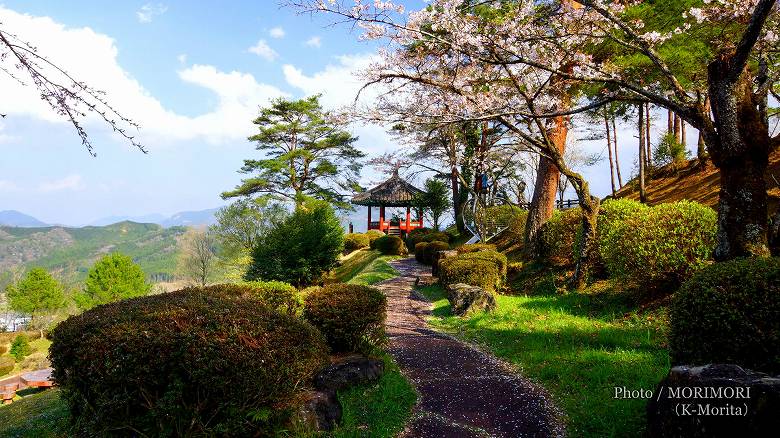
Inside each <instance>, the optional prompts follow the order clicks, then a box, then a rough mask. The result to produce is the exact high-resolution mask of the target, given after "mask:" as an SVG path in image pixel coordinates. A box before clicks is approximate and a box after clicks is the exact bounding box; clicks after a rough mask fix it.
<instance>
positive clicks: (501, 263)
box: [458, 250, 509, 281]
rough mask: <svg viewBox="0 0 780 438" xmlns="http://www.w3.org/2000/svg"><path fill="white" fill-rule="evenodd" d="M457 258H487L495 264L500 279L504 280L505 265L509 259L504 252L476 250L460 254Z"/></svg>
mask: <svg viewBox="0 0 780 438" xmlns="http://www.w3.org/2000/svg"><path fill="white" fill-rule="evenodd" d="M458 258H461V259H464V260H487V261H491V262H493V263H495V264H496V266H497V267H498V272H499V273H500V274H501V281H506V273H507V266H508V265H509V261H508V260H507V258H506V256H505V255H504V254H501V253H500V252H496V251H489V250H486V251H477V252H470V253H466V254H461V255H459V256H458Z"/></svg>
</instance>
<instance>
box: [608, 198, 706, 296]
mask: <svg viewBox="0 0 780 438" xmlns="http://www.w3.org/2000/svg"><path fill="white" fill-rule="evenodd" d="M716 221H717V214H716V213H715V211H714V210H713V209H711V208H709V207H706V206H704V205H701V204H698V203H695V202H690V201H680V202H675V203H671V204H660V205H657V206H655V207H652V208H648V209H638V210H637V211H635V212H634V213H631V214H629V215H628V216H627V217H625V219H623V220H621V221H616V222H615V223H614V227H613V231H612V233H613V234H612V235H611V236H610V237H609V239H608V241H607V242H606V243H605V245H603V247H602V252H601V257H602V258H603V260H604V263H605V265H606V267H607V270H608V272H609V274H610V276H613V277H617V278H626V279H631V280H632V281H635V282H636V283H637V284H643V285H649V286H651V287H652V288H658V287H659V286H668V287H669V288H670V289H671V290H673V289H676V286H678V285H679V284H680V283H682V282H683V281H684V280H686V279H687V278H689V277H690V276H691V275H692V274H693V273H694V272H695V271H696V270H698V269H700V268H702V267H703V266H705V265H706V264H707V262H708V261H709V260H710V259H711V256H712V248H714V246H715V232H716V229H717V225H716Z"/></svg>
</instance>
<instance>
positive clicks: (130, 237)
mask: <svg viewBox="0 0 780 438" xmlns="http://www.w3.org/2000/svg"><path fill="white" fill-rule="evenodd" d="M184 231H185V228H184V227H171V228H163V227H161V226H160V225H156V224H139V223H135V222H119V223H116V224H112V225H107V226H102V227H92V226H90V227H83V228H66V227H41V228H17V227H5V226H4V227H0V272H2V273H3V274H0V276H2V277H8V276H10V275H12V274H11V272H12V271H15V270H18V269H19V268H29V267H32V266H40V267H43V268H45V269H46V270H48V271H50V272H52V273H56V274H57V275H58V276H60V277H61V278H62V279H63V280H64V281H66V282H70V281H78V280H81V279H83V278H84V277H85V276H86V273H87V270H88V269H89V267H90V266H92V264H93V263H94V262H95V260H97V259H98V258H99V257H100V256H102V255H104V254H108V253H111V252H121V253H122V254H125V255H127V256H129V257H131V258H132V259H133V261H135V262H136V263H138V264H139V265H141V267H142V268H143V270H144V272H146V274H147V275H148V276H149V279H150V280H154V281H165V280H169V279H170V278H171V277H172V276H173V273H174V268H175V265H176V251H177V240H176V239H177V237H178V236H180V235H181V234H183V233H184ZM0 281H3V282H4V281H7V279H5V278H0Z"/></svg>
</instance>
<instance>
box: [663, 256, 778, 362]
mask: <svg viewBox="0 0 780 438" xmlns="http://www.w3.org/2000/svg"><path fill="white" fill-rule="evenodd" d="M669 322H670V324H669V328H670V333H669V346H670V350H671V356H672V362H673V363H674V364H686V365H703V364H708V363H736V364H738V365H741V366H744V367H746V368H750V369H753V370H758V371H763V372H766V373H770V374H773V375H774V374H777V373H780V259H778V258H772V259H763V258H750V259H741V260H732V261H728V262H723V263H716V264H714V265H711V266H708V267H706V268H704V269H702V270H701V271H699V272H697V273H696V274H695V275H694V276H693V277H692V278H691V279H690V280H688V281H686V282H685V283H684V284H683V286H682V287H681V288H680V290H679V291H678V292H677V293H675V295H674V296H673V298H672V305H671V308H670V314H669Z"/></svg>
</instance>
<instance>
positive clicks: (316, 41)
mask: <svg viewBox="0 0 780 438" xmlns="http://www.w3.org/2000/svg"><path fill="white" fill-rule="evenodd" d="M304 44H306V45H307V46H309V47H317V48H319V47H322V38H320V37H318V36H313V37H311V38H309V39H308V40H306V42H305V43H304Z"/></svg>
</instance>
